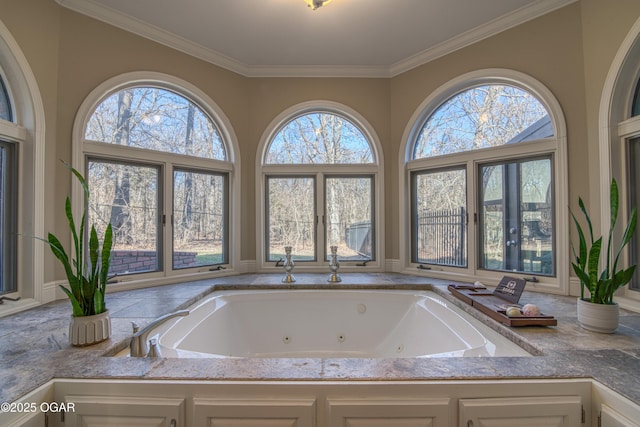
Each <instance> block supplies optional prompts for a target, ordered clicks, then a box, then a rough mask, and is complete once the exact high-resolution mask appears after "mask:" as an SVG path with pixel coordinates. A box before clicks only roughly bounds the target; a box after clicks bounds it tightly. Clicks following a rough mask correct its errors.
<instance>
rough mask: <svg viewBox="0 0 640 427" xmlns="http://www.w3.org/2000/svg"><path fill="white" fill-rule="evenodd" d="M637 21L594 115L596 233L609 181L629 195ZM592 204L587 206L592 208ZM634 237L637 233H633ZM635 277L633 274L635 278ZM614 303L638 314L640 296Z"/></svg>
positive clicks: (605, 213)
mask: <svg viewBox="0 0 640 427" xmlns="http://www.w3.org/2000/svg"><path fill="white" fill-rule="evenodd" d="M638 58H640V19H638V20H636V22H635V23H634V24H633V26H632V27H631V29H630V30H629V32H628V33H627V36H626V37H625V38H624V40H623V41H622V44H621V45H620V48H619V49H618V52H617V53H616V56H615V57H614V59H613V61H612V63H611V66H610V67H609V72H608V73H607V77H606V79H605V82H604V87H603V89H602V96H601V98H600V108H599V111H598V148H599V151H598V153H599V167H600V173H599V175H598V176H599V177H600V182H599V184H600V186H599V190H600V203H599V207H600V230H608V229H609V223H610V219H611V218H610V216H611V215H610V206H609V203H604V201H605V200H609V197H610V185H611V179H612V178H616V180H617V181H618V183H619V187H620V194H623V195H626V194H629V191H630V189H629V183H628V176H627V174H626V173H625V171H626V170H627V168H628V166H627V160H626V149H625V143H626V141H627V140H628V139H629V138H631V137H637V136H638V135H640V118H638V117H631V118H630V117H629V115H630V109H629V106H630V105H631V102H632V96H633V90H634V89H635V87H636V85H637V84H638V78H639V76H640V65H639V64H638ZM595 203H596V201H592V202H591V206H593V205H594V204H595ZM628 205H629V200H628V198H627V197H622V198H621V209H620V211H621V212H622V215H623V218H625V217H626V216H627V215H628V213H629V211H630V210H629V206H628ZM636 233H638V232H637V231H636ZM638 274H639V273H638V272H636V276H637V275H638ZM615 300H616V302H618V303H619V304H620V306H621V307H624V308H626V309H629V310H633V311H638V312H640V292H638V291H635V290H629V288H628V286H627V287H625V289H623V290H621V291H619V292H618V294H617V295H616V298H615Z"/></svg>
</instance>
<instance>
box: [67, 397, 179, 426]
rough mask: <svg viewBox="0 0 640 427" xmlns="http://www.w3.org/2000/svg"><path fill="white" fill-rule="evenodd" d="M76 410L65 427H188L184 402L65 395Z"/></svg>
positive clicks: (68, 413) (153, 398) (71, 411)
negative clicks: (186, 425) (185, 421)
mask: <svg viewBox="0 0 640 427" xmlns="http://www.w3.org/2000/svg"><path fill="white" fill-rule="evenodd" d="M65 401H66V402H67V403H73V404H74V407H73V410H69V411H68V412H67V413H66V415H65V424H64V426H65V427H111V426H113V427H116V426H127V427H185V423H184V419H185V416H184V411H185V409H184V399H182V398H174V399H172V398H161V397H132V396H71V395H68V396H65Z"/></svg>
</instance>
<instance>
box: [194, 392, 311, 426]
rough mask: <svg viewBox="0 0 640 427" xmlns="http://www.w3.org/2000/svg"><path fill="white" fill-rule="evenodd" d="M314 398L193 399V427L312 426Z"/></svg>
mask: <svg viewBox="0 0 640 427" xmlns="http://www.w3.org/2000/svg"><path fill="white" fill-rule="evenodd" d="M315 413H316V400H315V399H314V398H309V399H288V398H285V397H282V398H278V399H251V398H248V399H219V398H202V397H195V398H194V399H193V418H194V420H193V427H315V425H316V424H315Z"/></svg>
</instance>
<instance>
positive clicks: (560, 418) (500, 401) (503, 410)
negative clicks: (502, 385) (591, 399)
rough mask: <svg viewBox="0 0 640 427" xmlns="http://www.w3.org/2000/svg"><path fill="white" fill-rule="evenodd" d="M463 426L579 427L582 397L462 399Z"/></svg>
mask: <svg viewBox="0 0 640 427" xmlns="http://www.w3.org/2000/svg"><path fill="white" fill-rule="evenodd" d="M459 411H460V412H459V417H460V419H459V421H460V422H459V425H460V427H508V426H518V427H579V426H581V425H582V403H581V400H580V397H579V396H548V397H513V398H491V399H460V401H459Z"/></svg>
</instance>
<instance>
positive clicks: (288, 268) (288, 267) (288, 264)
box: [282, 246, 296, 283]
mask: <svg viewBox="0 0 640 427" xmlns="http://www.w3.org/2000/svg"><path fill="white" fill-rule="evenodd" d="M284 253H285V260H284V264H283V266H284V271H285V273H286V274H285V276H284V277H283V278H282V283H293V282H295V281H296V278H295V277H293V274H291V272H292V271H293V260H292V259H291V246H285V247H284Z"/></svg>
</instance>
